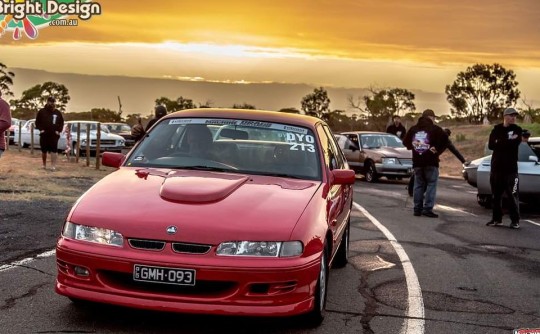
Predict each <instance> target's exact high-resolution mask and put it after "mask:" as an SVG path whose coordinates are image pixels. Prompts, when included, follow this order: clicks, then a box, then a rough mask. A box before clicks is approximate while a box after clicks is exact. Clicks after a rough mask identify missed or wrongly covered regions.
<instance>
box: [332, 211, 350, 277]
mask: <svg viewBox="0 0 540 334" xmlns="http://www.w3.org/2000/svg"><path fill="white" fill-rule="evenodd" d="M350 233H351V223H350V219H349V221H348V222H347V226H346V227H345V231H344V232H343V235H342V236H341V242H340V244H339V248H338V250H337V253H336V257H335V258H334V262H333V266H334V267H335V268H343V267H345V265H347V262H349V240H350Z"/></svg>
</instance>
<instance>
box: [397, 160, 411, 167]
mask: <svg viewBox="0 0 540 334" xmlns="http://www.w3.org/2000/svg"><path fill="white" fill-rule="evenodd" d="M399 162H401V164H402V165H411V166H412V159H399Z"/></svg>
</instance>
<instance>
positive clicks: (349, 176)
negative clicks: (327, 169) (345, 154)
mask: <svg viewBox="0 0 540 334" xmlns="http://www.w3.org/2000/svg"><path fill="white" fill-rule="evenodd" d="M332 176H333V180H332V184H354V181H356V178H355V172H354V170H352V169H334V170H332Z"/></svg>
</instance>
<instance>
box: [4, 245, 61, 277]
mask: <svg viewBox="0 0 540 334" xmlns="http://www.w3.org/2000/svg"><path fill="white" fill-rule="evenodd" d="M55 253H56V251H55V250H54V249H53V250H50V251H47V252H44V253H41V254H38V255H36V257H29V258H26V259H23V260H20V261H17V262H13V263H10V264H4V265H3V266H0V273H1V272H4V271H8V270H11V269H13V268H17V267H19V266H22V265H25V264H29V263H31V262H33V261H34V260H35V259H37V258H43V257H49V256H53V255H54V254H55Z"/></svg>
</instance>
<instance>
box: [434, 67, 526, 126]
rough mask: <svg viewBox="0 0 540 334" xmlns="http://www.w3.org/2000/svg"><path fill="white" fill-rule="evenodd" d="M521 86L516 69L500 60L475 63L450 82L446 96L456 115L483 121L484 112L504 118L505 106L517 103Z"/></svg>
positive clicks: (493, 116) (488, 115) (470, 119)
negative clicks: (505, 65)
mask: <svg viewBox="0 0 540 334" xmlns="http://www.w3.org/2000/svg"><path fill="white" fill-rule="evenodd" d="M517 86H518V82H517V81H516V74H515V73H514V71H512V70H507V69H505V68H504V67H502V66H501V65H499V64H493V65H485V64H475V65H473V66H471V67H468V68H467V70H466V71H465V72H459V73H458V75H457V78H456V80H455V81H454V83H453V84H452V85H447V86H446V89H445V91H446V95H447V97H446V100H447V101H448V102H449V103H450V105H451V106H452V108H451V109H450V112H451V114H452V115H453V116H455V117H462V118H467V119H468V121H469V122H470V123H472V122H477V123H480V122H481V121H482V120H483V118H484V116H487V117H488V118H489V119H496V118H500V116H501V114H502V111H503V110H504V108H505V107H509V106H512V105H514V104H515V102H516V101H517V99H518V98H519V96H520V94H521V92H520V91H519V90H518V88H517Z"/></svg>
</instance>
